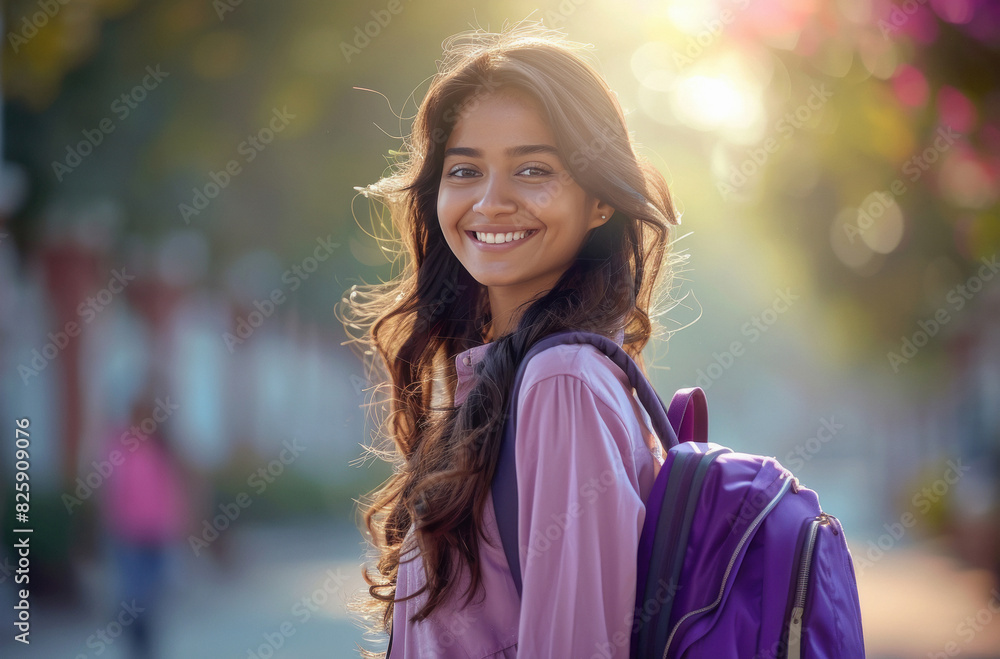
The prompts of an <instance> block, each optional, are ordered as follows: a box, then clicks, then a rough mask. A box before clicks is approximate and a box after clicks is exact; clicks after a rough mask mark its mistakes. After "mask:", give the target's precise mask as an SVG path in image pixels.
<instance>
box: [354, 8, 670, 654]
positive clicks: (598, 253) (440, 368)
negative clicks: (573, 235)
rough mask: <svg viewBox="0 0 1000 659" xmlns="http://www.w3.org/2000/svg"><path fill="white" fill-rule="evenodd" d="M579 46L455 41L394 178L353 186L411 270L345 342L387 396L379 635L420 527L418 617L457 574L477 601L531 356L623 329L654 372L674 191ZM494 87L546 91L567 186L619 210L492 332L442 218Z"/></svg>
mask: <svg viewBox="0 0 1000 659" xmlns="http://www.w3.org/2000/svg"><path fill="white" fill-rule="evenodd" d="M583 49H584V47H583V46H582V45H581V44H576V43H573V42H570V41H568V40H566V39H565V37H564V36H563V35H562V34H561V33H558V32H554V31H552V30H547V29H545V28H543V27H542V26H541V25H540V24H532V23H521V24H519V25H517V26H514V27H512V28H507V29H505V30H503V31H501V32H500V33H489V32H484V31H481V30H472V31H468V32H463V33H460V34H457V35H455V36H453V37H451V38H449V39H448V40H447V41H446V42H445V53H444V57H443V59H442V60H441V61H440V62H439V66H438V73H437V74H436V75H435V76H434V77H433V78H432V80H431V83H430V87H429V89H428V91H427V93H426V96H425V97H424V99H423V101H422V103H421V104H420V106H419V108H418V109H417V113H416V116H415V118H414V121H413V126H412V131H411V134H410V135H409V137H407V138H404V141H403V142H404V143H403V149H402V150H401V151H400V152H399V157H398V158H397V162H396V163H395V169H394V170H393V171H392V172H391V173H390V174H389V175H388V176H386V177H385V178H382V179H381V180H379V181H378V182H376V183H374V184H371V185H369V186H367V187H364V188H357V189H358V190H359V191H361V192H362V193H363V194H364V195H365V196H366V197H369V198H372V199H375V200H376V201H378V202H380V203H378V204H377V205H376V206H377V208H378V209H379V210H380V211H381V210H388V212H389V215H388V219H390V220H391V222H390V223H388V224H387V223H386V221H385V220H386V219H387V218H386V216H385V214H384V213H380V212H376V213H375V214H374V217H376V218H377V220H378V221H377V223H375V224H377V225H378V226H377V227H376V228H377V230H378V231H381V232H382V233H383V234H385V235H382V236H379V235H378V234H376V235H375V238H376V239H377V240H380V242H385V243H386V244H385V245H383V249H385V250H387V251H388V252H390V253H394V254H395V255H396V256H397V259H398V260H397V262H398V263H400V265H401V266H402V271H401V273H400V274H399V275H398V276H396V277H394V278H393V279H392V280H391V281H389V282H387V283H384V284H375V285H364V286H353V287H352V288H351V289H350V290H349V291H348V292H347V294H346V295H345V297H344V299H343V300H342V301H341V304H340V305H338V306H339V309H338V313H339V315H338V317H339V318H340V319H341V320H342V321H343V322H344V323H345V328H346V330H347V333H348V336H349V341H348V342H347V343H348V344H351V345H352V346H353V347H355V348H356V349H358V352H359V354H360V355H361V356H362V359H363V360H364V361H365V364H366V367H367V368H368V372H369V378H370V379H372V380H373V381H375V382H377V383H379V386H378V387H377V389H376V393H375V396H376V397H378V396H379V392H380V391H381V392H382V394H384V395H382V396H381V401H380V402H381V404H382V405H383V406H384V407H383V408H382V409H383V410H384V409H386V408H387V414H384V415H383V418H382V419H381V420H380V421H379V422H378V424H377V426H378V430H377V435H378V438H377V441H376V442H375V443H374V444H373V446H371V447H369V450H370V451H371V452H372V453H374V454H375V455H377V456H378V457H379V458H381V459H385V460H388V461H390V462H391V463H392V465H393V467H394V469H393V473H392V475H391V477H390V478H389V479H388V480H387V481H386V482H385V483H383V484H382V486H381V487H379V488H378V489H377V490H375V491H374V492H372V493H370V494H369V495H368V496H367V497H365V498H364V500H362V501H360V502H359V503H361V511H362V513H363V519H364V525H365V528H366V529H367V535H368V536H369V537H368V540H369V542H370V544H371V548H372V550H373V552H375V553H376V555H375V556H374V557H373V562H374V565H372V564H368V565H365V566H364V567H363V569H362V571H363V576H364V579H365V581H366V583H367V584H368V585H369V588H368V593H367V594H366V595H364V596H363V598H362V599H363V601H361V602H355V608H356V609H357V608H361V609H363V610H365V612H366V613H367V614H369V616H368V618H369V622H370V623H371V629H372V630H373V631H377V632H387V631H390V630H391V625H392V615H393V605H394V602H395V601H402V600H396V599H395V594H396V577H397V573H398V570H399V565H400V554H401V550H402V549H403V541H404V538H406V537H407V534H408V533H409V532H411V527H412V535H413V538H414V540H415V542H416V546H417V548H418V549H419V555H420V557H421V558H422V562H423V568H424V571H425V576H426V584H425V586H424V587H423V588H422V589H421V590H419V591H418V592H417V593H413V594H411V595H410V597H414V596H416V595H418V594H420V593H423V592H425V591H426V593H427V601H426V603H425V604H424V605H423V606H422V607H421V608H420V609H419V611H417V612H416V615H415V616H413V620H414V621H419V620H423V619H425V618H426V617H427V616H429V615H430V614H431V613H432V612H433V611H434V610H435V609H436V608H437V607H438V606H440V605H441V604H442V602H445V601H446V600H447V599H448V598H449V597H451V596H453V593H452V591H453V590H455V588H454V586H455V583H456V580H455V576H456V574H457V571H458V570H460V569H463V568H467V569H468V570H469V575H470V577H471V580H470V583H469V587H468V588H467V589H466V591H465V592H464V593H461V594H460V595H461V596H464V597H465V598H466V600H465V602H466V603H468V602H470V601H471V600H472V598H473V596H474V595H475V593H476V591H477V590H478V589H479V586H480V582H481V576H480V571H479V570H480V556H479V544H478V542H479V538H480V537H484V536H483V534H482V521H483V508H484V503H485V502H486V497H487V493H488V492H489V488H490V483H491V481H492V479H493V473H494V470H495V467H496V463H497V458H498V455H499V440H500V436H501V435H500V433H501V432H502V429H503V424H504V420H505V413H506V406H507V400H508V397H509V389H510V387H511V386H512V385H513V379H514V376H515V373H516V369H517V366H518V364H519V363H520V361H521V358H522V356H523V355H524V354H525V353H526V352H527V351H528V349H529V348H530V347H531V346H532V345H533V344H534V343H535V342H536V341H538V340H539V339H541V338H543V337H545V336H547V335H549V334H551V333H553V332H557V331H559V330H563V329H570V328H572V329H580V330H585V331H592V332H597V333H599V334H603V335H605V336H608V337H613V336H614V335H615V334H616V333H617V332H618V331H619V330H620V329H624V331H625V338H624V346H623V347H624V348H625V350H626V351H627V352H628V353H629V354H630V355H631V356H632V357H633V358H634V359H636V361H637V362H638V363H639V364H640V366H642V359H641V354H640V353H641V351H642V349H643V347H644V346H645V345H646V343H647V342H648V341H649V339H650V337H651V335H652V332H653V323H652V320H651V318H655V317H656V315H657V313H653V309H652V308H653V306H654V305H655V307H656V310H657V311H658V310H659V309H660V306H661V305H663V307H666V306H667V305H668V304H669V303H670V292H671V284H670V280H671V276H670V274H671V271H672V268H671V261H672V259H671V258H670V256H669V254H670V250H669V249H668V248H669V244H670V225H675V224H677V223H678V218H677V214H676V213H675V210H674V208H673V204H672V202H671V199H670V193H669V191H668V188H667V183H666V181H665V180H664V178H663V176H662V174H660V173H659V172H658V171H657V170H656V169H655V168H654V167H653V166H652V165H650V164H649V162H648V161H647V160H646V159H645V158H641V157H639V156H638V155H637V154H636V150H635V148H634V144H633V141H632V139H631V137H630V135H629V132H628V128H627V126H626V122H625V115H624V112H623V111H622V108H621V107H620V105H619V103H618V100H617V97H616V95H615V94H614V92H613V91H612V90H611V89H610V88H609V87H608V84H607V83H606V82H605V80H604V79H603V78H602V77H601V75H600V74H599V73H598V72H597V71H596V69H595V68H594V66H593V65H591V64H590V63H588V61H587V60H586V59H585V57H584V54H583V53H582V50H583ZM498 90H516V91H520V92H523V93H527V94H529V95H530V96H531V97H533V98H534V99H535V101H536V102H537V103H538V105H539V107H540V108H542V111H543V112H544V118H545V119H546V120H547V121H548V122H549V125H550V126H551V129H552V132H553V134H554V136H555V140H556V147H557V149H558V150H559V153H560V154H563V157H562V160H563V161H564V162H563V164H564V166H565V167H566V169H567V171H568V172H569V174H570V175H571V176H572V178H573V180H574V181H575V182H576V183H577V184H579V186H580V187H581V188H582V189H583V190H584V191H585V192H587V193H589V194H590V195H592V196H593V197H596V198H598V199H601V200H603V201H605V202H607V203H608V204H610V205H611V206H612V208H614V212H613V214H612V216H611V218H610V219H609V220H608V221H607V222H605V223H604V224H602V225H600V226H598V227H596V228H594V229H593V230H592V231H591V233H590V235H589V236H588V237H587V240H586V241H585V243H584V245H583V247H582V248H581V251H580V253H579V255H578V258H577V259H576V260H575V262H574V263H573V264H572V265H571V266H570V267H569V269H568V270H567V271H566V272H565V273H564V274H563V275H562V277H561V278H560V279H559V280H558V282H557V283H556V284H555V286H554V287H553V288H552V289H551V290H549V291H546V292H544V293H543V294H540V295H539V296H537V297H536V299H534V300H531V301H529V302H526V303H525V304H523V305H522V306H521V307H520V308H519V310H518V311H519V312H521V313H520V316H519V320H518V322H517V325H516V328H515V329H514V330H513V331H512V332H510V333H508V334H506V335H504V336H500V337H491V336H490V335H489V334H488V333H487V326H488V325H489V323H490V320H491V314H490V308H489V298H488V295H487V290H486V288H485V287H484V286H483V285H481V284H480V283H478V282H477V281H476V280H474V279H473V278H472V276H471V275H470V274H469V273H468V271H466V270H465V268H464V267H463V266H462V264H461V263H460V262H459V260H458V259H457V258H456V257H455V256H454V254H453V253H452V252H451V250H450V248H449V247H448V244H447V243H446V242H445V238H444V235H443V234H442V231H441V227H440V225H439V223H438V218H437V210H436V209H437V193H438V186H439V183H440V180H441V175H442V168H443V151H444V146H445V143H446V142H447V140H448V136H449V135H450V134H451V130H452V128H454V126H455V125H456V123H457V122H458V121H461V118H462V117H463V116H465V115H466V114H467V113H470V112H475V108H476V106H477V104H478V100H479V99H481V98H482V96H483V95H484V94H489V93H492V92H496V91H498ZM566 154H568V156H567V155H566ZM341 312H342V313H341ZM488 340H491V341H492V345H491V346H490V348H489V349H488V350H487V352H486V354H485V355H484V358H483V360H482V362H481V363H480V364H479V365H478V366H477V370H476V381H475V384H474V386H473V388H472V389H471V391H470V393H469V394H468V395H467V397H466V399H465V400H464V402H463V404H461V405H459V406H455V405H454V400H455V399H454V391H455V384H456V373H455V365H454V359H455V356H456V355H457V354H458V353H459V352H462V351H464V350H466V349H468V348H471V347H473V346H476V345H481V344H482V343H483V342H484V341H488ZM410 546H411V545H410V544H409V542H408V543H407V547H406V551H407V552H408V551H409V549H410ZM406 599H409V598H406ZM365 654H366V656H377V655H374V654H371V653H365Z"/></svg>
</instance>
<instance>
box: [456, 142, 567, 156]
mask: <svg viewBox="0 0 1000 659" xmlns="http://www.w3.org/2000/svg"><path fill="white" fill-rule="evenodd" d="M533 153H550V154H552V155H554V156H556V157H558V156H559V151H558V150H557V149H556V148H555V147H554V146H552V145H551V144H521V145H519V146H512V147H508V148H507V149H506V150H504V154H505V155H506V156H507V157H508V158H517V157H519V156H527V155H531V154H533ZM444 156H445V157H446V158H447V157H448V156H466V157H468V158H482V157H483V152H482V151H480V150H479V149H474V148H472V147H467V146H453V147H451V148H450V149H446V150H445V152H444Z"/></svg>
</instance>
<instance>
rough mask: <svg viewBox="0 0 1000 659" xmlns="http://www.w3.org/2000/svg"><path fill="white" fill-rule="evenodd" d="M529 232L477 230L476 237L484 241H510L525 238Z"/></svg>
mask: <svg viewBox="0 0 1000 659" xmlns="http://www.w3.org/2000/svg"><path fill="white" fill-rule="evenodd" d="M527 233H528V232H527V231H511V232H508V233H485V232H483V231H477V232H476V238H477V239H479V240H480V241H482V242H484V243H491V244H493V243H509V242H511V241H514V240H520V239H521V238H524V237H525V236H526V235H527Z"/></svg>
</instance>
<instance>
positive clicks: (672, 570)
mask: <svg viewBox="0 0 1000 659" xmlns="http://www.w3.org/2000/svg"><path fill="white" fill-rule="evenodd" d="M564 343H589V344H591V345H593V346H595V347H597V348H598V349H599V350H601V351H602V352H603V353H604V354H606V355H607V356H608V357H610V358H611V360H612V361H614V362H615V363H616V364H617V365H618V366H619V367H621V369H622V370H623V371H625V373H626V374H627V375H628V378H629V380H630V381H631V383H632V386H633V388H634V389H635V390H636V395H637V397H638V399H639V402H640V403H642V405H643V407H644V408H645V410H646V412H647V414H649V417H650V420H651V421H652V422H653V429H654V430H655V432H656V434H657V436H658V437H659V438H660V441H661V442H663V443H664V449H665V450H666V451H667V454H666V459H665V460H664V463H663V466H662V468H661V470H660V473H659V475H658V476H657V478H656V481H655V482H654V484H653V489H652V491H651V493H650V495H649V499H648V500H647V501H646V517H645V521H644V522H643V527H642V534H641V536H640V539H639V555H638V557H637V560H638V570H637V583H636V606H635V612H634V618H633V622H632V639H631V655H630V656H631V657H633V658H640V657H641V658H642V659H646V658H647V657H662V658H663V659H670V658H675V659H681V658H695V657H712V658H713V659H751V658H753V659H801V658H806V659H819V658H823V659H828V658H840V659H854V658H856V657H864V656H865V651H864V641H863V637H862V631H861V607H860V605H859V603H858V589H857V583H856V581H855V576H854V564H853V562H852V560H851V554H850V551H849V550H848V547H847V541H846V539H845V537H844V530H843V528H841V526H840V522H839V521H838V520H837V519H836V518H835V517H833V516H831V515H828V514H826V513H824V512H823V511H822V509H821V508H820V506H819V499H818V498H817V496H816V493H815V492H813V491H812V490H810V489H808V488H805V487H802V486H800V485H799V484H798V481H797V480H796V479H795V477H794V476H792V474H791V473H790V472H789V471H788V470H787V469H785V468H784V467H782V466H781V465H780V464H778V462H777V461H776V460H775V459H774V458H768V457H763V456H759V455H750V454H746V453H737V452H734V451H732V450H730V449H728V448H725V447H723V446H720V445H718V444H714V443H711V442H708V404H707V401H706V399H705V392H704V391H703V390H702V389H700V388H698V387H695V388H693V389H682V390H680V391H678V392H677V393H676V394H675V395H674V397H673V400H672V401H671V404H670V407H669V409H668V408H667V407H666V406H665V405H664V404H663V401H662V399H661V398H660V397H659V396H658V395H657V393H656V391H655V390H654V389H653V387H652V385H651V384H650V383H649V380H647V379H646V378H645V376H644V375H643V374H642V371H640V370H639V367H638V366H637V365H636V363H635V362H634V361H633V360H632V358H631V357H629V356H628V354H627V353H626V352H625V351H624V350H622V349H621V347H619V346H618V345H617V344H616V343H615V342H613V341H611V340H610V339H608V338H606V337H603V336H601V335H599V334H594V333H590V332H579V331H566V332H558V333H556V334H553V335H551V336H547V337H545V338H544V339H542V340H541V341H539V342H538V343H536V344H535V345H534V346H532V347H531V348H530V349H529V350H528V354H527V355H526V356H525V358H524V359H523V360H522V362H521V365H520V367H519V368H518V372H517V376H516V377H515V380H514V390H513V391H514V395H513V396H511V399H510V402H509V405H510V407H509V409H508V412H509V415H508V417H507V418H508V423H507V424H506V426H505V428H504V434H503V440H502V441H503V443H502V445H501V452H500V460H499V462H498V464H497V471H496V475H495V476H494V479H493V483H492V493H493V502H494V507H495V510H496V517H497V523H498V525H499V528H500V537H501V540H502V542H503V548H504V553H505V554H506V555H507V564H508V566H509V567H510V571H511V575H512V576H513V577H514V584H515V586H516V587H517V592H518V594H520V593H521V566H520V560H519V558H518V551H517V547H518V542H517V481H516V475H515V473H514V464H515V463H514V424H515V416H516V412H517V391H518V389H519V388H520V384H521V379H522V376H523V374H524V367H525V364H527V362H528V360H529V359H530V358H531V357H532V356H534V355H535V354H537V353H538V352H541V351H542V350H545V349H546V348H550V347H552V346H555V345H559V344H564ZM501 502H502V505H501Z"/></svg>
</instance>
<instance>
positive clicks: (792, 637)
mask: <svg viewBox="0 0 1000 659" xmlns="http://www.w3.org/2000/svg"><path fill="white" fill-rule="evenodd" d="M828 517H829V516H828V515H827V514H826V513H820V514H819V516H818V517H815V518H813V520H812V521H810V522H809V536H808V539H807V540H806V546H805V551H803V552H802V561H801V563H800V564H799V578H798V581H797V582H796V584H795V601H794V602H793V604H792V614H791V617H790V618H789V619H788V654H787V659H801V657H802V617H803V616H804V615H805V609H806V595H807V594H808V592H809V572H810V570H811V569H812V555H813V549H814V548H815V547H816V536H817V534H818V533H819V527H820V526H822V525H823V524H829V523H830V520H829V519H828Z"/></svg>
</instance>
